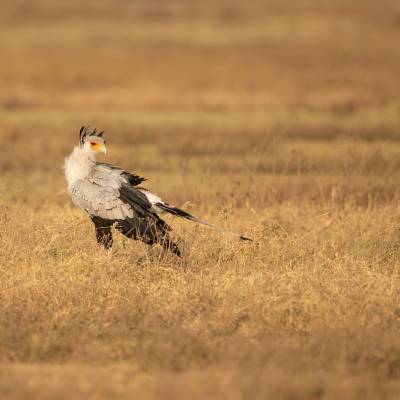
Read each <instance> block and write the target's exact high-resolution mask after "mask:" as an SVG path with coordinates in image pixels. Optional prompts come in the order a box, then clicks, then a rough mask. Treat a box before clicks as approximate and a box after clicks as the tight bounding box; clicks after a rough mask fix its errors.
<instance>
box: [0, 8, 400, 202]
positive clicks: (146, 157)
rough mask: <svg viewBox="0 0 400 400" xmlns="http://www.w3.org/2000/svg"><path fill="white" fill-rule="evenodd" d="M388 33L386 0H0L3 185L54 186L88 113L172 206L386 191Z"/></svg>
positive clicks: (394, 129)
mask: <svg viewBox="0 0 400 400" xmlns="http://www.w3.org/2000/svg"><path fill="white" fill-rule="evenodd" d="M399 39H400V4H399V3H398V2H396V1H392V0H382V1H380V2H376V1H373V0H355V1H351V2H349V1H345V0H325V1H315V0H298V1H296V2H282V1H277V0H276V1H275V0H268V1H257V0H255V1H251V2H247V1H231V0H229V1H228V0H213V1H208V0H203V1H181V0H170V1H162V0H153V1H144V0H143V1H140V0H137V1H132V0H131V1H128V0H117V1H111V0H96V1H87V2H81V1H76V0H68V1H67V0H59V1H52V0H41V1H36V2H28V1H21V0H2V2H1V13H0V52H1V58H2V62H1V63H0V85H1V92H0V146H1V147H2V149H3V152H2V156H1V158H0V171H1V173H2V174H3V183H2V184H3V185H6V183H7V182H9V181H13V182H14V184H15V181H16V180H18V179H19V178H18V177H22V178H23V181H24V182H23V185H24V186H25V185H27V184H31V186H32V190H35V188H36V186H37V182H38V181H40V182H41V185H42V190H43V187H45V186H46V184H47V185H48V186H47V187H48V189H49V190H48V191H47V192H46V191H45V192H44V195H43V197H45V196H46V198H48V196H49V195H51V193H52V192H54V191H56V192H57V191H59V190H63V188H64V182H63V176H62V175H63V174H62V171H61V167H62V163H63V159H64V157H65V156H66V155H67V154H68V153H69V152H70V151H71V149H72V147H73V146H74V145H75V144H76V143H77V138H78V131H79V128H80V127H81V126H82V125H91V126H92V127H97V128H98V129H102V130H103V129H104V130H105V131H106V134H107V140H108V143H109V148H108V150H109V154H108V158H107V160H108V161H109V162H115V163H120V164H122V165H123V166H124V167H126V168H129V169H133V170H134V171H136V172H137V173H140V174H142V175H143V174H144V175H145V176H148V177H149V178H151V179H152V181H155V184H157V185H163V182H164V181H165V179H169V183H170V185H167V184H165V187H163V188H162V189H163V190H164V191H166V192H168V191H169V190H170V189H169V188H170V187H171V191H172V190H173V191H174V193H176V188H177V187H182V185H183V184H185V185H186V186H187V187H189V189H188V190H189V191H190V193H187V192H182V193H181V195H182V198H180V195H179V194H177V196H178V198H177V199H176V201H178V202H179V201H183V200H184V197H187V196H188V195H189V197H190V198H194V200H198V201H201V200H204V199H205V198H207V199H208V200H209V199H210V196H211V198H212V196H216V195H217V192H219V190H218V188H219V187H220V183H221V182H223V183H224V185H226V190H225V191H224V190H223V191H222V193H220V196H225V198H224V199H223V200H225V201H230V198H234V199H235V206H240V205H241V204H243V203H244V202H245V201H246V199H250V201H251V202H252V204H253V205H254V206H255V207H257V206H259V207H261V206H264V205H266V204H269V203H271V202H276V201H278V202H281V201H285V200H291V199H294V200H296V201H298V200H301V199H304V200H306V201H310V200H311V201H318V202H320V201H332V196H333V197H335V201H338V202H339V203H340V202H342V203H343V202H346V201H352V202H356V203H358V204H361V205H367V204H369V202H371V193H372V195H373V198H374V201H375V202H377V201H384V202H387V201H392V200H394V199H397V183H398V179H397V175H398V170H399V163H400V161H399V155H400V144H399V138H400V132H399V121H400V117H399V109H400V100H399V89H398V88H399V82H398V80H399V79H398V74H399V70H400V48H399ZM16 173H17V174H18V176H16V175H15V174H16ZM163 174H165V175H163ZM219 177H221V181H219V180H218V179H219ZM195 182H197V183H196V184H194V183H195ZM238 182H239V183H240V184H241V185H242V190H240V193H239V194H238V193H234V192H235V191H236V187H237V185H238V184H239V183H238ZM192 183H193V184H192ZM214 183H215V186H213V185H214ZM55 184H56V185H57V188H56V190H55V187H54V185H55ZM43 185H44V186H43ZM171 185H172V186H171ZM174 185H175V186H174ZM191 185H192V186H191ZM0 189H1V187H0ZM228 192H229V193H228ZM232 193H234V194H233V195H232ZM37 195H38V196H40V193H38V194H37ZM62 201H65V199H63V200H62ZM218 201H220V200H218ZM232 201H233V200H232Z"/></svg>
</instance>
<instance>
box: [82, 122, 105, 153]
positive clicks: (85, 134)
mask: <svg viewBox="0 0 400 400" xmlns="http://www.w3.org/2000/svg"><path fill="white" fill-rule="evenodd" d="M103 135H104V131H101V132H97V131H96V129H94V130H93V131H92V132H90V131H89V130H88V128H87V127H85V126H82V128H81V130H80V131H79V146H80V147H81V148H82V149H84V150H85V151H87V152H88V153H89V154H93V155H95V154H97V153H100V152H102V153H106V152H107V150H106V146H105V144H106V141H105V140H104V137H103Z"/></svg>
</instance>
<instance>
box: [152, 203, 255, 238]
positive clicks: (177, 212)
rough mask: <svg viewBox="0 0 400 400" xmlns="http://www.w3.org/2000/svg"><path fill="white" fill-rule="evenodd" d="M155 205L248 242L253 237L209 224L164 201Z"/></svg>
mask: <svg viewBox="0 0 400 400" xmlns="http://www.w3.org/2000/svg"><path fill="white" fill-rule="evenodd" d="M155 205H156V206H157V207H158V208H160V209H161V210H163V211H165V212H168V213H170V214H172V215H176V216H177V217H182V218H185V219H188V220H189V221H193V222H197V223H198V224H203V225H207V226H209V227H210V228H213V229H215V230H217V231H220V232H226V233H230V234H231V235H235V236H238V237H239V239H240V240H247V241H250V242H252V241H253V239H250V238H248V237H245V236H242V235H241V234H240V233H237V232H233V231H231V230H229V229H224V228H221V227H219V226H216V225H213V224H210V223H209V222H207V221H203V220H202V219H200V218H197V217H195V216H194V215H192V214H189V213H188V212H186V211H183V210H181V209H180V208H177V207H173V206H170V205H168V204H165V203H156V204H155Z"/></svg>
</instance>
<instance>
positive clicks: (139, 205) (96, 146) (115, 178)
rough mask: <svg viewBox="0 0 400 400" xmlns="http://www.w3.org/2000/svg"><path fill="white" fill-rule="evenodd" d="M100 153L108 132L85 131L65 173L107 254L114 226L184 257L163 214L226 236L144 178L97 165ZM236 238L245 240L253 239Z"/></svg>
mask: <svg viewBox="0 0 400 400" xmlns="http://www.w3.org/2000/svg"><path fill="white" fill-rule="evenodd" d="M99 153H105V154H106V153H107V150H106V141H105V138H104V131H97V130H96V129H94V130H90V128H89V127H86V126H82V128H81V129H80V131H79V144H78V145H77V146H75V147H74V149H73V151H72V153H71V154H70V155H69V156H68V157H66V158H65V162H64V172H65V178H66V181H67V186H68V193H69V195H70V197H71V199H72V202H73V203H74V205H75V206H76V207H78V208H80V209H82V210H83V211H85V212H86V213H87V214H89V216H90V219H91V220H92V222H93V224H94V227H95V234H96V240H97V243H98V244H99V245H100V246H101V247H103V248H105V249H106V250H110V249H111V248H112V245H113V235H112V227H114V228H115V229H117V230H118V231H120V232H121V233H122V234H123V235H125V236H126V237H128V238H130V239H134V240H140V241H142V242H144V243H146V244H147V245H149V246H153V245H155V244H160V245H161V246H162V247H163V248H164V249H165V250H169V251H170V252H172V253H173V254H175V255H176V256H178V257H181V255H182V253H181V250H180V249H179V247H178V244H177V243H176V242H174V241H173V239H172V238H171V236H170V232H171V230H172V229H171V227H170V226H169V225H168V224H167V223H166V222H165V221H164V220H163V219H161V217H160V214H172V215H174V216H177V217H181V218H185V219H187V220H190V221H193V222H197V223H200V224H204V225H208V226H210V227H212V228H214V229H217V230H220V231H225V230H224V229H222V228H220V227H218V226H215V225H213V224H210V223H208V222H206V221H203V220H201V219H199V218H197V217H195V216H194V215H192V214H189V213H188V212H186V211H184V210H182V209H180V208H178V207H175V206H172V205H170V204H168V203H166V202H164V201H163V200H162V199H161V198H160V197H159V196H157V195H156V194H154V193H152V192H150V191H149V190H148V189H146V188H144V187H143V186H142V183H143V182H144V181H146V180H147V179H146V178H143V177H140V176H139V175H136V174H133V173H130V172H128V171H126V170H124V169H122V168H120V167H117V166H115V165H112V164H107V163H104V162H99V161H96V156H97V155H98V154H99ZM229 232H230V231H229ZM230 233H233V234H236V233H234V232H230ZM236 235H238V237H239V238H240V239H241V240H251V239H249V238H247V237H244V236H242V235H240V234H236Z"/></svg>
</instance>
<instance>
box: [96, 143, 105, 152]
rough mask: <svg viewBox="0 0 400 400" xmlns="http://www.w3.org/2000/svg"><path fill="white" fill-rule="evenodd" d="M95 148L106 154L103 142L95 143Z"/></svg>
mask: <svg viewBox="0 0 400 400" xmlns="http://www.w3.org/2000/svg"><path fill="white" fill-rule="evenodd" d="M95 150H96V151H97V152H102V153H104V154H107V149H106V146H105V145H104V144H101V143H97V144H96V145H95Z"/></svg>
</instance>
